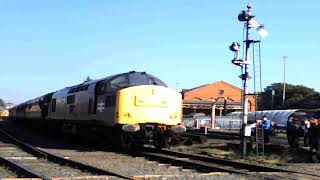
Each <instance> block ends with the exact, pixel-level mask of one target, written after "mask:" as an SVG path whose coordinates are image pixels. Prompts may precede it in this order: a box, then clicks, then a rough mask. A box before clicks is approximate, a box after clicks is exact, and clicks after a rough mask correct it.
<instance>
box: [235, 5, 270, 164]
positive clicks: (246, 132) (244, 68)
mask: <svg viewBox="0 0 320 180" xmlns="http://www.w3.org/2000/svg"><path fill="white" fill-rule="evenodd" d="M253 17H254V16H253V15H252V13H251V5H250V4H248V5H247V10H243V11H241V12H240V14H239V15H238V20H239V21H240V22H244V23H245V31H246V39H245V40H244V41H243V42H244V43H245V59H244V60H243V59H241V58H240V55H239V54H240V44H239V43H236V42H233V43H232V44H231V45H230V46H229V49H230V50H231V51H233V52H235V57H234V59H233V60H231V62H232V63H233V64H235V65H237V66H240V67H241V73H242V74H241V75H240V78H241V79H242V84H243V90H242V98H243V99H242V100H243V122H242V133H243V135H242V144H243V149H242V150H243V151H242V158H244V157H245V156H246V154H247V136H250V134H251V128H250V127H249V126H247V122H248V98H249V96H248V95H249V71H248V68H249V64H250V51H249V49H250V44H251V43H254V41H253V40H251V39H250V31H251V28H255V29H256V30H257V31H258V33H259V34H260V36H262V37H263V36H266V35H267V34H268V33H267V31H266V30H265V29H264V26H263V25H262V24H259V23H258V22H257V21H256V20H255V19H253Z"/></svg>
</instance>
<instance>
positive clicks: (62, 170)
mask: <svg viewBox="0 0 320 180" xmlns="http://www.w3.org/2000/svg"><path fill="white" fill-rule="evenodd" d="M0 156H1V157H4V158H6V159H9V160H11V161H13V162H15V163H17V164H19V165H20V166H22V167H24V168H26V169H29V170H31V171H32V172H34V173H36V174H38V175H42V176H44V177H46V178H52V177H83V176H91V175H92V174H91V173H87V172H82V171H80V170H78V169H74V168H71V167H68V166H60V165H59V164H55V163H52V162H49V161H47V160H46V159H38V158H37V157H35V156H33V155H32V154H29V153H27V152H25V151H23V150H21V149H20V148H18V147H16V146H14V145H12V144H10V143H9V142H8V141H7V139H5V138H4V137H2V136H0Z"/></svg>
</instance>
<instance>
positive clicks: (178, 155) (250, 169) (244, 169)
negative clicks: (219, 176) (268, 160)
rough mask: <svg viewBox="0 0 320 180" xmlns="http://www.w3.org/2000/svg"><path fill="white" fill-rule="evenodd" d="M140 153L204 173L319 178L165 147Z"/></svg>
mask: <svg viewBox="0 0 320 180" xmlns="http://www.w3.org/2000/svg"><path fill="white" fill-rule="evenodd" d="M142 155H143V156H145V157H147V158H149V159H150V160H156V161H160V162H164V163H170V164H173V165H176V166H182V167H184V168H191V169H196V170H198V171H201V172H206V173H209V172H225V173H231V174H241V175H244V176H245V177H248V178H253V179H254V178H261V179H278V178H281V177H285V178H286V179H296V178H297V177H301V178H310V179H316V178H319V175H318V174H311V173H302V172H298V171H293V170H288V169H284V168H281V167H269V166H265V165H258V164H250V163H245V162H238V161H231V160H225V159H220V158H215V157H208V156H204V155H196V154H189V153H183V152H177V151H172V150H165V149H164V150H161V151H159V152H157V151H156V150H155V149H154V148H149V147H147V148H145V152H143V153H142ZM266 175H268V176H266Z"/></svg>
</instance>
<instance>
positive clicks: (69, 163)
mask: <svg viewBox="0 0 320 180" xmlns="http://www.w3.org/2000/svg"><path fill="white" fill-rule="evenodd" d="M0 133H1V134H2V135H4V136H6V137H7V138H9V139H10V140H11V141H12V142H13V143H14V144H15V145H17V146H19V147H20V148H21V149H23V150H25V151H27V152H28V153H30V154H32V155H34V156H36V157H39V158H45V159H47V160H48V161H51V162H54V163H57V164H60V165H67V166H70V167H72V168H76V169H79V170H82V171H87V172H90V173H93V174H98V175H110V176H115V177H118V178H123V179H133V177H130V176H126V175H122V174H118V173H116V172H111V171H108V170H104V169H100V168H97V167H94V166H90V165H87V164H83V163H81V162H77V161H73V160H70V159H66V158H64V157H61V156H58V155H55V154H51V153H49V152H46V151H44V150H40V149H38V148H36V147H33V146H31V145H29V144H26V143H24V142H22V141H20V140H18V139H16V138H15V137H13V136H11V135H10V134H8V133H7V132H6V131H4V130H3V129H1V128H0Z"/></svg>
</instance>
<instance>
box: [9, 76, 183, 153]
mask: <svg viewBox="0 0 320 180" xmlns="http://www.w3.org/2000/svg"><path fill="white" fill-rule="evenodd" d="M9 116H10V118H11V119H14V120H18V121H23V122H24V123H31V122H32V123H34V122H36V123H39V124H44V125H45V126H47V127H50V128H58V129H61V130H62V132H65V133H67V132H69V133H73V134H78V133H81V132H90V133H96V134H97V135H100V136H103V137H106V139H109V140H113V141H116V142H118V143H119V144H120V145H121V146H122V147H124V148H133V147H141V146H142V145H143V144H146V143H148V144H150V143H152V144H153V145H154V146H155V147H156V148H158V149H161V148H162V147H164V146H166V145H168V144H169V143H170V141H171V139H172V137H174V136H175V135H177V134H180V133H182V132H184V131H186V128H185V127H184V126H183V124H182V97H181V94H180V93H178V92H176V91H174V90H172V89H170V88H168V87H167V85H166V84H165V83H163V82H162V81H161V80H160V79H158V78H157V77H155V76H153V75H150V74H147V73H145V72H135V71H130V72H127V73H122V74H116V75H112V76H109V77H106V78H103V79H99V80H94V81H88V82H84V83H82V84H78V85H75V86H71V87H66V88H64V89H61V90H58V91H56V92H51V93H48V94H46V95H44V96H41V97H38V98H36V99H33V100H30V101H27V102H24V103H22V104H19V105H18V106H16V107H14V108H12V109H11V110H10V115H9Z"/></svg>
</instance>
